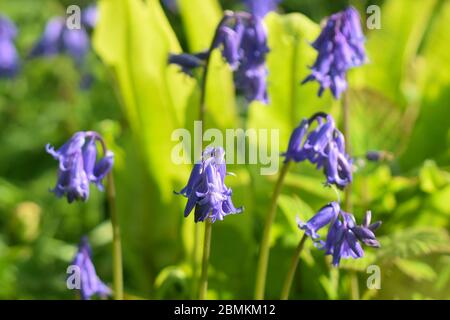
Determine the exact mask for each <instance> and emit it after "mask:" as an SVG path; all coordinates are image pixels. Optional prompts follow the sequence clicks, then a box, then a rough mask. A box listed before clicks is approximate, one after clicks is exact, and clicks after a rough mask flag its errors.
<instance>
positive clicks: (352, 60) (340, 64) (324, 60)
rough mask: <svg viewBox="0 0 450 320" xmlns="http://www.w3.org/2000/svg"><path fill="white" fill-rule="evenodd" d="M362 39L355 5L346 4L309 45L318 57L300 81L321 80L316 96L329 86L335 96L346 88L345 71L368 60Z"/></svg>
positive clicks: (362, 35)
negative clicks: (345, 7) (346, 6)
mask: <svg viewBox="0 0 450 320" xmlns="http://www.w3.org/2000/svg"><path fill="white" fill-rule="evenodd" d="M364 40H365V38H364V34H363V32H362V29H361V19H360V16H359V14H358V11H357V10H356V9H355V8H353V7H348V8H347V9H345V10H344V11H341V12H338V13H336V14H333V15H332V16H330V17H329V18H328V20H327V22H326V25H325V27H324V28H323V29H322V32H321V33H320V35H319V37H318V38H317V39H316V41H314V43H313V44H312V46H313V48H314V49H316V50H317V52H318V56H317V59H316V62H315V63H314V65H313V66H312V68H311V74H310V75H309V76H308V77H307V78H306V79H305V80H304V81H303V83H306V82H308V81H313V80H316V81H318V82H319V83H320V89H319V93H318V94H319V96H321V95H322V94H323V92H324V90H325V89H330V90H331V92H332V94H333V96H334V97H335V98H336V99H338V98H339V97H340V96H341V94H342V92H344V91H345V90H347V79H346V77H347V75H346V74H347V71H348V70H349V69H350V68H353V67H357V66H360V65H362V64H364V63H365V62H366V60H367V58H366V54H365V48H364Z"/></svg>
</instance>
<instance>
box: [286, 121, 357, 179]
mask: <svg viewBox="0 0 450 320" xmlns="http://www.w3.org/2000/svg"><path fill="white" fill-rule="evenodd" d="M314 122H316V123H317V126H316V127H315V128H314V129H313V130H310V129H311V125H312V124H313V123H314ZM283 155H284V156H285V157H286V158H285V162H288V161H295V162H301V161H304V160H308V161H309V162H311V163H313V164H315V165H316V166H317V169H322V168H323V171H324V174H325V176H326V178H327V184H334V185H336V186H337V187H339V188H343V187H345V186H346V185H347V184H349V183H350V182H351V181H352V160H351V158H350V157H349V155H348V154H347V153H346V151H345V139H344V135H343V134H342V133H341V132H340V131H339V130H338V129H337V128H336V125H335V122H334V119H333V117H332V116H331V115H328V114H325V113H317V114H315V115H313V116H312V117H311V118H310V119H303V120H302V121H301V123H300V125H299V126H298V127H297V128H296V129H295V130H294V131H293V133H292V135H291V138H290V140H289V145H288V150H287V151H286V152H285V153H284V154H283Z"/></svg>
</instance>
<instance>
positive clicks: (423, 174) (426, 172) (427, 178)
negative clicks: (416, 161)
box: [419, 161, 450, 193]
mask: <svg viewBox="0 0 450 320" xmlns="http://www.w3.org/2000/svg"><path fill="white" fill-rule="evenodd" d="M419 178H420V189H421V190H422V191H424V192H427V193H433V192H436V191H438V190H440V189H442V187H443V186H445V185H446V184H447V183H449V182H450V179H449V178H448V173H447V172H443V171H441V170H439V168H438V167H437V166H436V163H435V162H434V161H426V162H425V164H424V165H423V167H422V168H421V169H420V172H419Z"/></svg>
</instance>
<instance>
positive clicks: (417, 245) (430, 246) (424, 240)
mask: <svg viewBox="0 0 450 320" xmlns="http://www.w3.org/2000/svg"><path fill="white" fill-rule="evenodd" d="M379 241H380V243H381V248H380V249H378V252H377V259H380V260H381V261H382V262H383V261H384V262H389V261H393V260H394V259H396V258H403V259H410V258H413V257H419V256H424V255H429V254H432V253H448V252H450V238H449V236H448V233H447V231H446V230H445V229H439V228H431V227H430V228H426V227H417V228H414V229H409V230H408V229H407V230H404V231H400V232H397V233H394V234H391V235H388V236H384V237H380V238H379Z"/></svg>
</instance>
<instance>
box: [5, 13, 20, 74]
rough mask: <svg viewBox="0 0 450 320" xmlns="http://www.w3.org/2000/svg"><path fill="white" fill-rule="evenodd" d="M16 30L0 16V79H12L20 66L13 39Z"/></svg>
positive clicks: (8, 21) (9, 21) (6, 19)
mask: <svg viewBox="0 0 450 320" xmlns="http://www.w3.org/2000/svg"><path fill="white" fill-rule="evenodd" d="M16 36H17V28H16V26H15V25H14V23H13V22H12V21H11V20H9V19H8V18H7V17H5V16H2V15H0V78H11V77H14V76H15V75H16V74H17V72H18V70H19V65H20V62H19V61H20V59H19V55H18V54H17V50H16V46H15V44H14V39H15V38H16Z"/></svg>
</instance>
